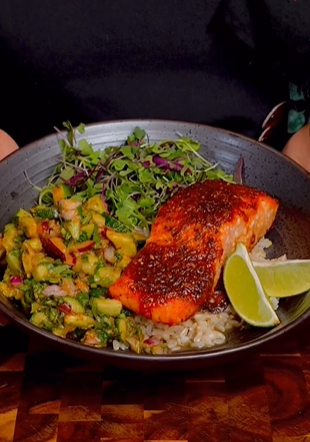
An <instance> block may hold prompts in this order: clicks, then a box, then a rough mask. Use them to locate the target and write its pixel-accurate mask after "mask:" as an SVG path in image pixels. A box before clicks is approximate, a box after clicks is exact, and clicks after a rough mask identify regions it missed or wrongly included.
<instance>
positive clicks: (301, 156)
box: [282, 124, 310, 173]
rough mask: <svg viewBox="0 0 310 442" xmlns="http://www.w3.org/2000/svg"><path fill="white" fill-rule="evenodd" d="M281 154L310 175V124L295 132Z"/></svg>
mask: <svg viewBox="0 0 310 442" xmlns="http://www.w3.org/2000/svg"><path fill="white" fill-rule="evenodd" d="M282 152H283V153H284V154H285V155H286V156H288V157H289V158H291V159H292V160H294V161H295V162H296V163H298V164H300V166H302V167H303V168H304V169H306V170H307V171H308V172H309V173H310V124H307V125H306V126H304V127H302V128H301V129H300V130H299V131H298V132H296V133H295V134H294V135H293V136H292V137H291V138H290V139H289V140H288V142H287V143H286V145H285V147H284V149H283V151H282Z"/></svg>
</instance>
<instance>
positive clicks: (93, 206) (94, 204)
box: [83, 195, 105, 213]
mask: <svg viewBox="0 0 310 442" xmlns="http://www.w3.org/2000/svg"><path fill="white" fill-rule="evenodd" d="M83 207H84V208H85V209H86V210H92V211H94V212H97V213H103V212H105V206H104V202H103V200H102V198H101V195H94V196H92V197H91V198H89V199H88V200H87V201H86V202H85V203H84V205H83Z"/></svg>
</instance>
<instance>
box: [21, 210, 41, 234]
mask: <svg viewBox="0 0 310 442" xmlns="http://www.w3.org/2000/svg"><path fill="white" fill-rule="evenodd" d="M16 219H17V220H18V227H19V228H20V229H21V230H22V231H23V232H24V233H25V235H26V236H27V237H28V238H37V237H38V225H37V223H36V221H35V219H34V218H33V216H32V215H31V214H30V213H29V212H27V211H26V210H24V209H19V211H18V212H17V214H16Z"/></svg>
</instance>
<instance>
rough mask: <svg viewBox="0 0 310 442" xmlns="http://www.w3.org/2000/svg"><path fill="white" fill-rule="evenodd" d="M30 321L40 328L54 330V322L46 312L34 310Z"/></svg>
mask: <svg viewBox="0 0 310 442" xmlns="http://www.w3.org/2000/svg"><path fill="white" fill-rule="evenodd" d="M30 322H31V323H32V324H34V325H36V326H38V327H40V328H45V329H46V330H52V328H53V327H54V324H53V323H52V322H51V321H50V319H49V318H48V316H47V315H46V314H45V313H44V312H34V313H33V314H32V315H31V317H30Z"/></svg>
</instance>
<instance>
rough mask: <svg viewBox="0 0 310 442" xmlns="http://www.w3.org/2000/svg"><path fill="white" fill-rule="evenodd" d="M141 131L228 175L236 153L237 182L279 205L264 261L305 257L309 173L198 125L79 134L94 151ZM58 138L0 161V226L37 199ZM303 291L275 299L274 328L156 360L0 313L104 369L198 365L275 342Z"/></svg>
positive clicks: (302, 305) (309, 303)
mask: <svg viewBox="0 0 310 442" xmlns="http://www.w3.org/2000/svg"><path fill="white" fill-rule="evenodd" d="M137 126H138V127H140V128H142V129H144V130H145V131H146V132H147V134H148V137H149V140H150V142H156V141H160V140H163V139H171V138H176V137H178V136H179V135H180V134H181V135H184V136H187V137H189V138H193V139H195V140H197V141H199V142H200V143H201V146H202V147H201V152H202V153H203V154H204V155H205V156H206V158H208V159H209V160H211V161H212V162H215V163H218V164H219V167H221V168H222V169H224V170H225V171H226V172H229V173H232V172H233V169H234V166H235V164H236V162H237V161H238V159H239V158H240V156H242V157H243V159H244V163H245V169H244V182H245V184H247V185H249V186H253V187H257V188H260V189H262V190H264V191H266V192H268V193H269V194H271V195H273V196H276V197H277V198H278V199H279V200H280V203H281V205H280V207H281V209H280V212H279V215H278V217H277V220H276V223H275V225H274V228H273V229H272V231H271V232H270V235H269V236H270V238H271V239H272V241H273V246H272V250H271V252H270V253H271V255H272V256H279V255H281V254H283V253H286V254H287V256H288V257H289V258H296V259H298V258H300V259H301V258H310V235H309V234H307V231H308V232H309V231H310V175H309V174H307V173H306V172H305V171H304V170H303V169H302V168H300V167H299V166H298V165H296V164H295V163H294V162H292V161H290V160H289V159H287V158H286V157H284V156H283V155H282V154H281V153H279V152H277V151H275V150H273V149H271V148H269V147H267V146H265V145H263V144H260V143H258V142H256V141H254V140H251V139H247V138H245V137H243V136H240V135H237V134H234V133H230V132H227V131H223V130H219V129H217V128H212V127H209V126H204V125H197V124H192V123H183V122H176V121H161V120H132V121H115V122H108V123H101V124H94V125H90V126H87V127H86V132H85V134H83V135H78V136H77V139H80V138H87V140H88V141H89V142H91V143H92V145H93V147H94V148H95V149H104V148H106V147H108V146H112V145H120V144H122V143H123V142H124V141H125V140H126V138H127V136H128V135H129V134H130V133H131V132H132V130H133V129H134V128H135V127H137ZM60 137H61V135H60V134H58V133H57V134H55V135H50V136H48V137H46V138H44V139H41V140H39V141H37V142H34V143H32V144H31V145H28V146H26V147H24V148H22V149H20V150H19V151H18V152H16V153H14V154H12V155H10V156H9V157H8V158H7V159H5V160H4V161H2V162H1V163H0V200H1V213H0V229H1V230H2V229H3V227H4V226H5V224H6V223H8V222H10V221H11V219H12V218H13V216H14V215H15V213H16V212H17V210H18V209H19V208H20V207H23V208H25V209H29V208H30V207H31V206H33V205H34V204H35V203H36V201H37V197H38V191H37V189H36V187H38V188H40V187H42V186H44V185H45V183H46V179H47V178H48V177H49V176H50V174H51V172H52V171H53V169H54V167H55V166H56V164H57V162H58V161H59V160H60V159H61V154H60V149H59V145H58V141H59V139H60ZM309 307H310V293H308V294H306V295H301V296H295V297H292V298H288V299H286V300H282V301H281V303H280V308H279V310H278V313H279V317H280V319H281V324H280V325H279V326H277V327H275V328H272V329H259V328H257V329H247V330H238V329H237V330H234V331H233V332H231V333H229V334H228V339H227V343H226V344H225V345H223V346H220V347H214V348H211V349H209V350H203V351H190V352H183V353H177V354H172V355H163V356H150V355H136V354H133V353H131V352H121V351H118V352H115V351H113V350H111V349H95V348H91V347H87V346H83V345H82V344H79V343H75V342H73V341H69V340H66V339H62V338H59V337H56V336H54V335H53V334H51V333H50V332H47V331H45V330H41V329H39V328H37V327H35V326H33V325H32V324H31V323H30V322H29V321H28V320H27V319H26V318H25V317H24V316H23V314H22V313H21V312H19V311H18V310H17V309H16V308H15V307H14V306H13V305H12V304H11V303H10V301H8V300H7V299H6V298H5V297H4V296H3V295H2V294H1V293H0V308H1V310H3V312H4V313H5V314H7V315H8V316H9V317H10V318H11V320H12V321H13V322H14V323H15V324H16V325H18V326H19V327H21V328H22V329H23V330H25V331H26V332H27V333H32V334H35V335H36V336H37V337H40V338H43V339H44V340H45V342H46V343H47V344H48V343H49V344H51V345H56V346H57V347H58V348H59V349H60V350H62V351H66V352H69V353H71V354H73V355H76V356H78V357H82V358H99V359H101V360H102V361H104V362H105V363H107V364H111V365H118V366H120V367H126V368H147V367H149V368H153V369H154V368H164V369H168V368H169V369H181V368H186V369H188V368H198V367H206V366H209V365H213V364H215V363H219V362H223V361H226V360H229V359H230V358H235V357H239V356H241V355H242V354H244V353H245V352H249V351H254V350H255V349H256V348H257V347H258V346H261V345H262V344H267V343H269V342H270V341H272V340H276V339H281V338H282V336H283V335H284V334H285V333H287V332H288V331H290V330H291V329H292V328H294V327H296V326H298V325H300V324H301V323H302V322H303V321H304V320H305V319H307V318H308V317H309V315H310V308H309Z"/></svg>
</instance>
